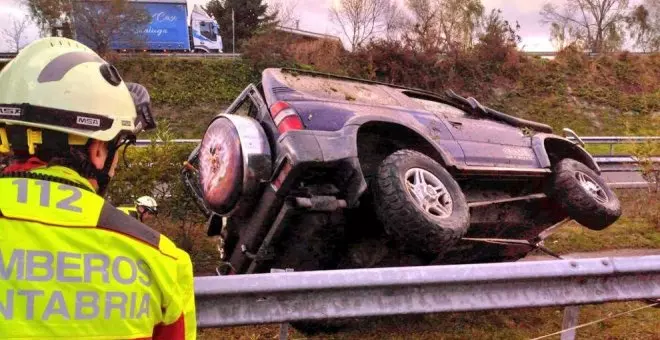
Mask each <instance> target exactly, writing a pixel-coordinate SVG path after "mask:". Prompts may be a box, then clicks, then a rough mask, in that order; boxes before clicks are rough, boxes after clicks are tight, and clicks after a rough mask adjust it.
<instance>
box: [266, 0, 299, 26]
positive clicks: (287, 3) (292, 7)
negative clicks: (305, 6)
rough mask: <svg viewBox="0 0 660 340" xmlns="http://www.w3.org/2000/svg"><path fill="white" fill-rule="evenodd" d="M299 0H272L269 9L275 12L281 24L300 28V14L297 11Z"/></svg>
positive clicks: (272, 12) (270, 11)
mask: <svg viewBox="0 0 660 340" xmlns="http://www.w3.org/2000/svg"><path fill="white" fill-rule="evenodd" d="M298 4H299V0H271V1H269V2H268V11H269V13H271V14H275V16H276V20H277V21H278V24H279V25H280V26H284V27H291V28H298V26H299V23H300V16H299V14H298V12H297V8H298Z"/></svg>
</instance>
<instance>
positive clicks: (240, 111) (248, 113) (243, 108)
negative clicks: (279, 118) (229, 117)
mask: <svg viewBox="0 0 660 340" xmlns="http://www.w3.org/2000/svg"><path fill="white" fill-rule="evenodd" d="M258 112H259V109H257V106H256V105H254V103H253V102H252V100H251V99H250V97H246V98H245V100H243V102H242V103H241V105H239V106H238V108H236V110H234V112H230V113H231V114H235V115H238V116H245V117H252V118H256V117H257V113H258Z"/></svg>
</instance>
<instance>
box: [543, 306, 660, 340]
mask: <svg viewBox="0 0 660 340" xmlns="http://www.w3.org/2000/svg"><path fill="white" fill-rule="evenodd" d="M657 305H660V302H656V303H653V304H650V305H646V306H644V307H639V308H635V309H632V310H629V311H627V312H622V313H618V314H614V315H612V316H609V317H606V318H602V319H598V320H595V321H591V322H587V323H583V324H581V325H578V326H575V327H571V328H566V329H562V330H561V331H559V332H554V333H552V334H548V335H544V336H540V337H538V338H534V339H530V340H539V339H545V338H549V337H551V336H553V335H558V334H561V333H565V332H568V331H572V330H574V329H578V328H583V327H587V326H590V325H593V324H596V323H599V322H603V321H606V320H609V319H614V318H616V317H619V316H621V315H625V314H630V313H632V312H637V311H640V310H642V309H646V308H651V307H655V306H657Z"/></svg>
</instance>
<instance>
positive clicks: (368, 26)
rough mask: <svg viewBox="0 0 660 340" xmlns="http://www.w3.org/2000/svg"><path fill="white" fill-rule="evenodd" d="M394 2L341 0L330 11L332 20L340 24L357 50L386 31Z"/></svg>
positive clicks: (388, 0) (352, 46)
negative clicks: (389, 11) (388, 15)
mask: <svg viewBox="0 0 660 340" xmlns="http://www.w3.org/2000/svg"><path fill="white" fill-rule="evenodd" d="M392 2H393V1H392V0H339V1H338V4H337V5H336V6H333V7H332V8H331V9H330V19H331V20H332V21H333V22H335V23H336V24H338V25H339V26H340V27H341V29H342V32H343V33H344V35H345V36H346V38H347V39H348V40H349V41H350V43H351V48H352V49H353V50H355V49H356V48H358V47H359V46H361V45H362V44H364V43H365V42H366V41H368V40H369V39H372V38H373V37H374V36H376V35H377V34H380V33H383V31H384V30H385V29H386V26H387V25H386V21H387V12H388V10H389V9H390V8H391V6H392V5H393V4H392Z"/></svg>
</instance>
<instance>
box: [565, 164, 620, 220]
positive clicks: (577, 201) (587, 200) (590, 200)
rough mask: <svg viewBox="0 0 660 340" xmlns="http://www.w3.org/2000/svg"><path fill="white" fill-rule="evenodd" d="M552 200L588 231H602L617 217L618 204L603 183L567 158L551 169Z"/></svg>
mask: <svg viewBox="0 0 660 340" xmlns="http://www.w3.org/2000/svg"><path fill="white" fill-rule="evenodd" d="M552 196H553V198H554V200H555V201H556V202H557V203H559V205H560V206H561V207H562V209H563V210H564V211H565V212H566V213H567V214H568V216H569V217H571V218H572V219H574V220H575V221H577V222H578V223H580V224H582V225H583V226H585V227H587V228H589V229H592V230H603V229H605V228H607V227H608V226H610V225H611V224H612V223H614V222H616V220H617V219H619V217H620V216H621V203H620V202H619V199H618V198H617V197H616V195H615V194H614V192H613V191H612V190H611V189H610V188H609V187H608V186H607V183H605V180H603V179H602V178H601V177H600V176H598V174H597V173H595V172H594V171H593V170H591V169H590V168H589V167H587V166H586V165H584V164H583V163H580V162H578V161H576V160H573V159H570V158H567V159H564V160H562V161H561V162H559V163H557V165H556V166H555V175H554V179H553V192H552Z"/></svg>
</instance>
